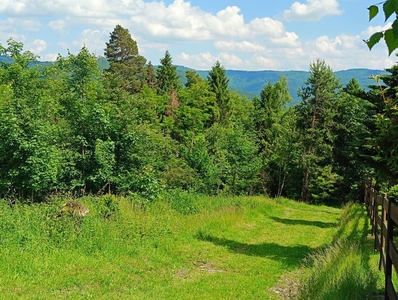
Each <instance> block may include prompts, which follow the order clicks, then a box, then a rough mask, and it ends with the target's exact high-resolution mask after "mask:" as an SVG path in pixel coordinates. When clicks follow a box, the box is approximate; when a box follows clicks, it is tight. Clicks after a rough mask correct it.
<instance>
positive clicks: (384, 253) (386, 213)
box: [362, 183, 398, 300]
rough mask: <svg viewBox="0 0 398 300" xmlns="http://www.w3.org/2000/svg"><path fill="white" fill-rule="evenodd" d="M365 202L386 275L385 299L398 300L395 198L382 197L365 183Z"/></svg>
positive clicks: (381, 264) (397, 212) (396, 210)
mask: <svg viewBox="0 0 398 300" xmlns="http://www.w3.org/2000/svg"><path fill="white" fill-rule="evenodd" d="M362 196H363V200H364V203H365V206H366V209H367V213H368V216H369V217H370V221H371V225H372V234H373V235H374V240H375V243H374V249H375V251H378V252H379V253H380V264H379V269H380V270H384V274H385V295H384V296H385V299H388V300H398V297H397V293H396V291H395V287H394V285H393V282H392V269H393V268H394V270H395V272H396V274H398V251H397V248H396V247H395V245H394V229H398V226H397V224H398V205H397V203H396V201H395V199H394V198H393V197H387V194H383V195H380V194H379V193H378V192H377V191H376V190H375V189H374V188H372V186H371V185H370V184H368V183H364V186H363V190H362Z"/></svg>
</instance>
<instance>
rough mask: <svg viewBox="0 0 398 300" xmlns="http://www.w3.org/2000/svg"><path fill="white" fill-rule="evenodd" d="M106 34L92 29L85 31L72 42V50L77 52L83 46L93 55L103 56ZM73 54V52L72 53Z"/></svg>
mask: <svg viewBox="0 0 398 300" xmlns="http://www.w3.org/2000/svg"><path fill="white" fill-rule="evenodd" d="M106 36H107V32H105V31H100V30H93V29H85V30H83V31H82V32H81V34H80V35H79V37H78V39H76V40H74V41H73V42H72V45H73V46H74V47H75V49H74V50H77V51H79V50H80V49H81V48H82V47H83V46H86V48H87V49H88V50H89V51H90V52H93V53H95V54H98V55H103V52H104V48H105V43H104V40H105V37H106ZM72 52H74V51H72Z"/></svg>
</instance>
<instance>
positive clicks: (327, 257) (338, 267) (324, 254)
mask: <svg viewBox="0 0 398 300" xmlns="http://www.w3.org/2000/svg"><path fill="white" fill-rule="evenodd" d="M369 233H370V228H369V221H368V218H367V216H366V213H365V209H364V207H363V206H361V205H359V204H352V203H351V204H349V205H347V206H346V207H345V208H344V212H343V214H342V217H341V220H340V224H339V229H338V231H337V232H336V234H335V236H334V241H333V243H332V244H331V245H329V246H327V247H325V248H323V249H321V250H319V251H316V252H314V253H313V254H311V255H310V256H309V258H308V260H307V262H308V266H309V269H310V272H309V274H308V276H307V278H306V280H305V281H304V283H303V287H302V289H301V292H300V295H299V296H298V297H297V298H298V299H303V300H304V299H305V300H307V299H314V300H317V299H322V300H328V299H330V300H332V299H333V300H334V299H347V300H350V299H353V300H355V299H358V300H359V299H371V298H372V297H374V296H375V295H377V294H380V293H382V287H383V283H384V282H383V273H382V272H380V271H379V270H378V268H377V267H378V258H379V255H378V254H377V253H374V252H373V239H372V237H370V236H369Z"/></svg>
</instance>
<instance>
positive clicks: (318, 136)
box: [297, 59, 341, 201]
mask: <svg viewBox="0 0 398 300" xmlns="http://www.w3.org/2000/svg"><path fill="white" fill-rule="evenodd" d="M340 89H341V84H340V82H339V80H338V79H337V78H336V76H335V75H334V73H333V70H332V69H331V68H330V67H329V66H328V65H326V63H325V62H324V61H323V60H319V59H318V60H316V61H315V62H313V63H311V65H310V77H309V78H308V80H307V81H306V85H305V86H304V87H303V88H302V90H301V91H299V96H300V97H301V99H302V103H300V104H299V105H298V106H297V112H298V117H297V128H298V130H299V131H300V132H301V139H302V144H303V147H304V152H303V153H302V168H303V173H304V175H303V185H302V189H301V199H302V200H303V201H313V200H317V199H315V198H317V196H319V198H318V200H319V201H322V199H324V198H325V197H327V194H328V192H326V191H320V190H319V189H318V187H319V186H318V185H317V183H316V180H318V179H319V180H321V178H325V177H328V179H327V180H326V181H328V182H327V183H328V184H327V186H325V189H329V192H330V190H331V189H332V188H331V187H330V184H331V183H332V182H333V181H334V180H337V177H336V174H335V173H333V170H332V169H331V168H329V167H330V166H331V160H332V157H333V155H332V154H333V146H334V140H335V135H334V132H333V130H332V128H333V126H335V123H334V118H335V116H336V113H337V104H338V100H339V97H340V95H339V90H340ZM311 189H313V191H312V190H311Z"/></svg>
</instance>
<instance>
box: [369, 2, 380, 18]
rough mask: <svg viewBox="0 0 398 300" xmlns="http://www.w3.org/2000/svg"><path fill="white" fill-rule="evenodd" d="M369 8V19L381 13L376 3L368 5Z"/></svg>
mask: <svg viewBox="0 0 398 300" xmlns="http://www.w3.org/2000/svg"><path fill="white" fill-rule="evenodd" d="M368 9H369V21H371V20H372V19H373V18H374V17H376V16H377V14H378V13H379V8H378V7H377V6H376V5H372V6H370V7H368Z"/></svg>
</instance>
